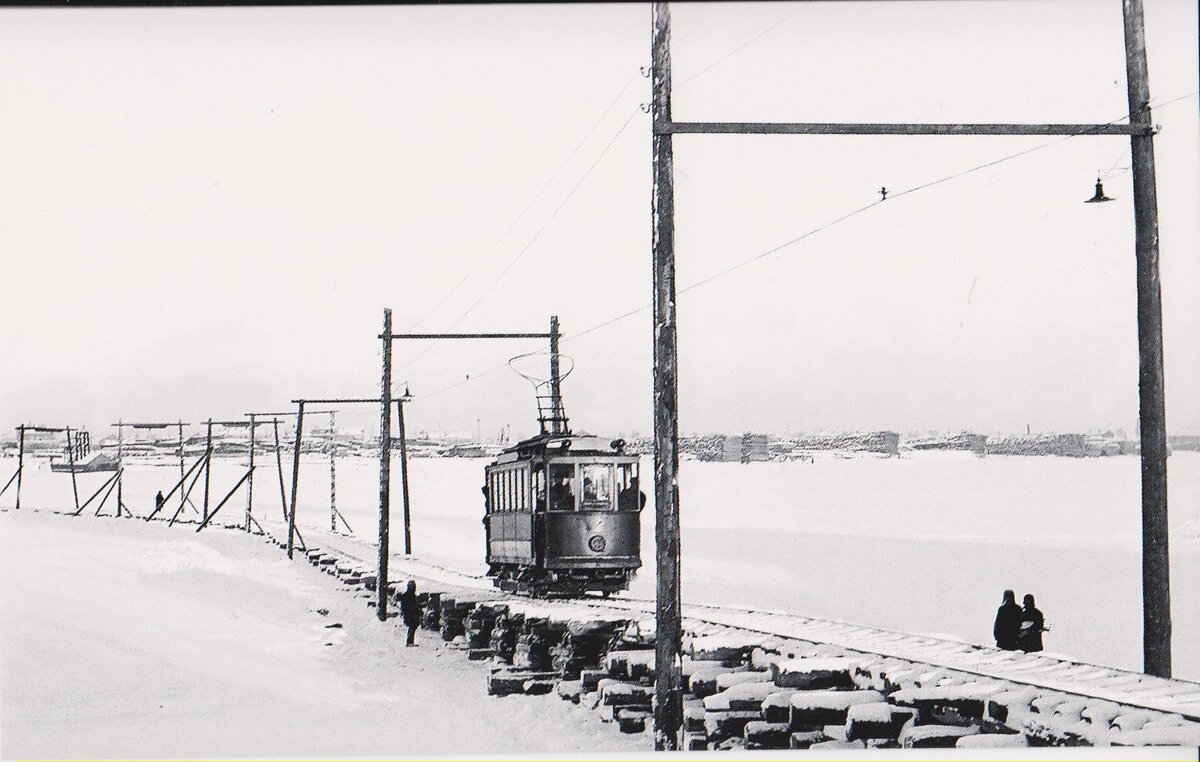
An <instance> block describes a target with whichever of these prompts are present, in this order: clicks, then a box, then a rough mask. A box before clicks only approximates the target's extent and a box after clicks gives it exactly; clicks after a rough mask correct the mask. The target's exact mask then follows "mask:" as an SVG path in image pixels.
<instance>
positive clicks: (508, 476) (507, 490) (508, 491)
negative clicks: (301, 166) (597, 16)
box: [504, 471, 513, 512]
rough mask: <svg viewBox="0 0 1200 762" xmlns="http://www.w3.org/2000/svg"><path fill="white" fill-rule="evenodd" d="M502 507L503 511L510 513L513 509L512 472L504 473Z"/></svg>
mask: <svg viewBox="0 0 1200 762" xmlns="http://www.w3.org/2000/svg"><path fill="white" fill-rule="evenodd" d="M504 505H505V506H506V508H505V510H506V511H509V512H511V511H512V509H513V472H512V471H505V472H504Z"/></svg>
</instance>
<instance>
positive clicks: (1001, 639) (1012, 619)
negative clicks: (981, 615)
mask: <svg viewBox="0 0 1200 762" xmlns="http://www.w3.org/2000/svg"><path fill="white" fill-rule="evenodd" d="M1020 630H1021V607H1020V606H1018V605H1017V595H1016V593H1014V592H1013V591H1012V590H1005V591H1004V602H1003V603H1001V604H1000V608H998V609H996V623H995V624H994V625H992V637H994V638H995V639H996V648H999V649H1001V650H1004V651H1015V650H1017V633H1018V632H1019V631H1020Z"/></svg>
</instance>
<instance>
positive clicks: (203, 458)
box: [167, 453, 208, 526]
mask: <svg viewBox="0 0 1200 762" xmlns="http://www.w3.org/2000/svg"><path fill="white" fill-rule="evenodd" d="M200 461H201V462H203V463H204V466H205V468H202V469H201V470H199V471H197V472H196V475H195V476H193V477H192V483H191V484H189V485H188V488H187V489H186V490H184V491H183V500H181V501H180V502H179V507H178V508H176V509H175V514H174V515H173V516H171V520H170V521H169V522H167V526H175V522H176V521H177V520H178V519H179V514H181V513H183V509H184V508H186V507H187V498H188V495H190V494H192V490H193V489H195V487H196V484H197V482H199V481H200V477H201V476H203V475H204V472H205V471H206V470H207V466H208V454H207V453H205V454H204V455H201V456H200Z"/></svg>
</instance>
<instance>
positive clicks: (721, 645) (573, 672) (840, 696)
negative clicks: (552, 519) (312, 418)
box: [308, 535, 1200, 749]
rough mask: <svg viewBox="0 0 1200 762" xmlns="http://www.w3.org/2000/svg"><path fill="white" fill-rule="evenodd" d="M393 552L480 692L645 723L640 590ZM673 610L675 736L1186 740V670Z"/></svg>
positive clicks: (1101, 742)
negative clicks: (564, 585)
mask: <svg viewBox="0 0 1200 762" xmlns="http://www.w3.org/2000/svg"><path fill="white" fill-rule="evenodd" d="M320 542H321V543H322V545H323V547H324V549H323V550H317V549H313V550H309V551H308V557H309V560H310V561H311V562H312V563H313V564H314V565H315V566H318V568H321V569H324V570H326V571H329V572H330V573H334V574H339V573H340V576H341V577H342V578H343V579H344V580H346V581H347V582H349V583H350V584H352V585H358V584H361V585H364V586H369V587H371V588H373V587H374V584H375V579H374V577H373V576H372V575H371V574H370V573H369V571H366V569H367V568H368V566H369V565H368V564H367V563H366V562H365V560H364V559H361V558H357V557H356V556H355V553H356V552H357V553H358V555H363V556H367V555H368V554H365V553H362V549H359V548H357V547H354V545H353V542H354V541H352V540H349V539H348V538H343V537H338V536H336V535H326V536H323V537H322V538H321V539H320ZM343 549H344V550H343ZM331 558H332V559H336V560H334V561H332V562H331V560H330V559H331ZM393 568H394V569H395V571H396V572H397V574H406V575H408V576H411V577H414V578H417V579H419V580H420V581H421V585H422V586H423V587H425V588H429V587H434V588H440V590H438V591H437V592H428V591H426V592H424V593H422V595H421V600H422V603H423V606H424V621H423V626H424V627H425V628H426V629H431V630H436V631H438V632H439V633H440V635H441V637H442V639H443V640H445V641H446V642H447V643H449V645H450V647H451V648H453V649H459V650H461V651H463V652H464V656H466V657H468V658H470V659H475V660H486V661H488V662H489V663H490V672H489V675H488V680H487V689H488V692H489V693H490V694H492V695H495V696H504V695H509V694H513V693H524V694H535V695H537V694H550V693H556V694H557V695H558V696H559V697H560V698H562V699H564V700H569V701H573V702H576V703H579V704H583V705H585V706H588V707H591V708H593V709H595V710H597V711H600V712H602V713H603V719H605V720H606V721H611V722H613V723H614V724H615V725H616V726H617V727H618V728H619V729H620V730H621V731H622V732H627V733H638V732H643V731H644V730H645V729H646V728H647V727H648V726H649V724H650V709H651V700H652V695H653V675H654V651H653V636H654V632H653V629H654V618H653V607H652V604H651V603H650V602H648V601H639V600H636V599H621V598H616V599H609V600H600V599H579V600H571V601H560V600H531V599H528V598H521V597H514V596H511V595H507V594H504V593H501V592H499V591H496V590H493V589H488V588H486V587H485V586H484V584H483V583H484V581H483V580H480V579H478V578H476V577H472V576H470V575H458V576H457V577H456V576H455V575H456V573H454V572H452V571H451V570H446V569H441V568H435V567H429V568H426V565H424V564H421V563H420V562H415V561H412V560H411V559H404V558H403V557H396V558H395V559H394V567H393ZM403 586H404V584H403V581H401V580H391V581H390V583H389V590H390V591H392V592H393V595H398V591H399V590H402V589H403ZM684 625H685V630H686V639H685V643H686V648H687V653H686V655H685V657H684V662H683V664H684V688H685V691H686V694H685V736H686V744H687V748H689V749H717V748H721V749H727V748H738V747H745V748H752V749H786V748H818V749H825V748H898V747H907V748H939V747H1009V746H1027V745H1097V746H1108V745H1120V746H1135V745H1136V746H1143V745H1188V746H1194V745H1200V684H1197V683H1194V682H1189V681H1183V680H1163V679H1160V678H1153V677H1148V676H1146V675H1142V674H1139V673H1134V672H1126V671H1122V670H1116V669H1111V668H1107V667H1099V666H1095V665H1089V664H1080V663H1076V662H1071V661H1067V660H1064V659H1059V658H1055V657H1052V656H1046V655H1038V654H1018V653H1009V652H1001V651H997V650H995V649H991V648H984V647H979V646H972V645H970V644H965V643H961V642H957V641H951V640H944V639H937V638H929V637H922V636H914V635H910V634H907V633H900V632H894V631H888V630H883V629H878V628H869V627H861V626H856V625H850V624H846V623H842V622H831V621H826V620H817V619H811V618H808V617H801V616H797V615H792V614H786V613H780V612H762V611H748V610H744V609H735V608H730V607H721V606H695V605H689V606H685V619H684Z"/></svg>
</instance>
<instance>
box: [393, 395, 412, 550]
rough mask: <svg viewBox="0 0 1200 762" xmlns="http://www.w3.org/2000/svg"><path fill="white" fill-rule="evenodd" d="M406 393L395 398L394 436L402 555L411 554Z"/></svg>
mask: <svg viewBox="0 0 1200 762" xmlns="http://www.w3.org/2000/svg"><path fill="white" fill-rule="evenodd" d="M407 398H408V395H407V394H405V396H403V397H401V398H400V399H398V400H396V436H398V437H399V438H400V501H401V503H402V504H403V506H404V555H406V556H411V555H412V518H411V516H410V514H409V509H408V444H407V443H406V442H405V441H404V437H405V434H404V403H405V402H407V401H408V399H407Z"/></svg>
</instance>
